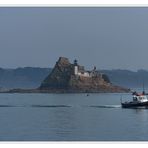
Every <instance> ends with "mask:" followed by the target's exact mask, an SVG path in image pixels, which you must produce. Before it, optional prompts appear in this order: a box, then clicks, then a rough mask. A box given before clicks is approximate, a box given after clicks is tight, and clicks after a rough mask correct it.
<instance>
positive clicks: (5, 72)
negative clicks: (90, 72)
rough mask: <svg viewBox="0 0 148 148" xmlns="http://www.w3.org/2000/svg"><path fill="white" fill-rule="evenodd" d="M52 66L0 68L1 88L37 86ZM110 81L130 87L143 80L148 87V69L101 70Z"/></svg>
mask: <svg viewBox="0 0 148 148" xmlns="http://www.w3.org/2000/svg"><path fill="white" fill-rule="evenodd" d="M51 70H52V69H51V68H34V67H25V68H16V69H3V68H0V88H1V87H2V88H37V87H39V86H40V84H41V82H42V81H43V80H44V79H45V77H47V76H48V75H49V73H50V72H51ZM101 72H102V73H104V74H106V75H107V76H108V77H109V79H110V81H111V82H112V83H113V84H115V85H119V86H123V87H128V88H138V87H142V84H143V81H144V84H145V87H147V88H148V71H146V70H138V71H137V72H133V71H129V70H120V69H119V70H101Z"/></svg>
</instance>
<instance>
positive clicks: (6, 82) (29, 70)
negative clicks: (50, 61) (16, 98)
mask: <svg viewBox="0 0 148 148" xmlns="http://www.w3.org/2000/svg"><path fill="white" fill-rule="evenodd" d="M50 71H51V69H50V68H34V67H25V68H17V69H3V68H0V87H2V88H36V87H39V86H40V84H41V82H42V81H43V80H44V78H45V77H46V76H47V75H48V74H49V73H50Z"/></svg>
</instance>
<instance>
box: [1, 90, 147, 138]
mask: <svg viewBox="0 0 148 148" xmlns="http://www.w3.org/2000/svg"><path fill="white" fill-rule="evenodd" d="M121 95H122V98H123V100H129V99H130V98H131V95H130V94H116V93H113V94H111V93H106V94H101V93H100V94H89V96H87V95H86V94H0V141H129V140H130V141H135V140H136V141H142V140H148V109H122V108H121V106H120V97H121Z"/></svg>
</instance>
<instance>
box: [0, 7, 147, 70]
mask: <svg viewBox="0 0 148 148" xmlns="http://www.w3.org/2000/svg"><path fill="white" fill-rule="evenodd" d="M60 56H63V57H67V58H69V60H70V62H73V60H74V59H77V60H78V63H79V64H80V65H83V66H85V67H86V69H89V70H91V69H92V68H93V67H94V66H96V67H97V69H128V70H137V69H145V70H148V8H144V7H143V8H137V7H135V8H128V7H127V8H122V7H118V8H113V7H112V8H109V7H108V8H107V7H106V8H105V7H102V8H101V7H94V8H88V7H86V8H81V7H79V8H74V7H69V8H66V7H65V8H64V7H63V8H58V7H57V8H56V7H52V8H51V7H42V8H39V7H36V8H31V7H30V8H27V7H26V8H25V7H24V8H23V7H17V8H16V7H13V8H10V7H9V8H5V7H3V8H2V7H1V8H0V67H2V68H17V67H28V66H29V67H53V66H54V65H55V62H56V61H57V60H58V58H59V57H60Z"/></svg>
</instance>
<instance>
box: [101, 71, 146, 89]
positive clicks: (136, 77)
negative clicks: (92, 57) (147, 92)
mask: <svg viewBox="0 0 148 148" xmlns="http://www.w3.org/2000/svg"><path fill="white" fill-rule="evenodd" d="M101 72H103V73H105V74H106V75H108V77H109V78H110V81H111V82H112V83H113V84H116V85H120V86H123V87H130V88H142V86H143V82H144V85H145V87H147V88H148V71H146V70H138V71H137V72H133V71H129V70H120V69H119V70H101Z"/></svg>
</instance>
